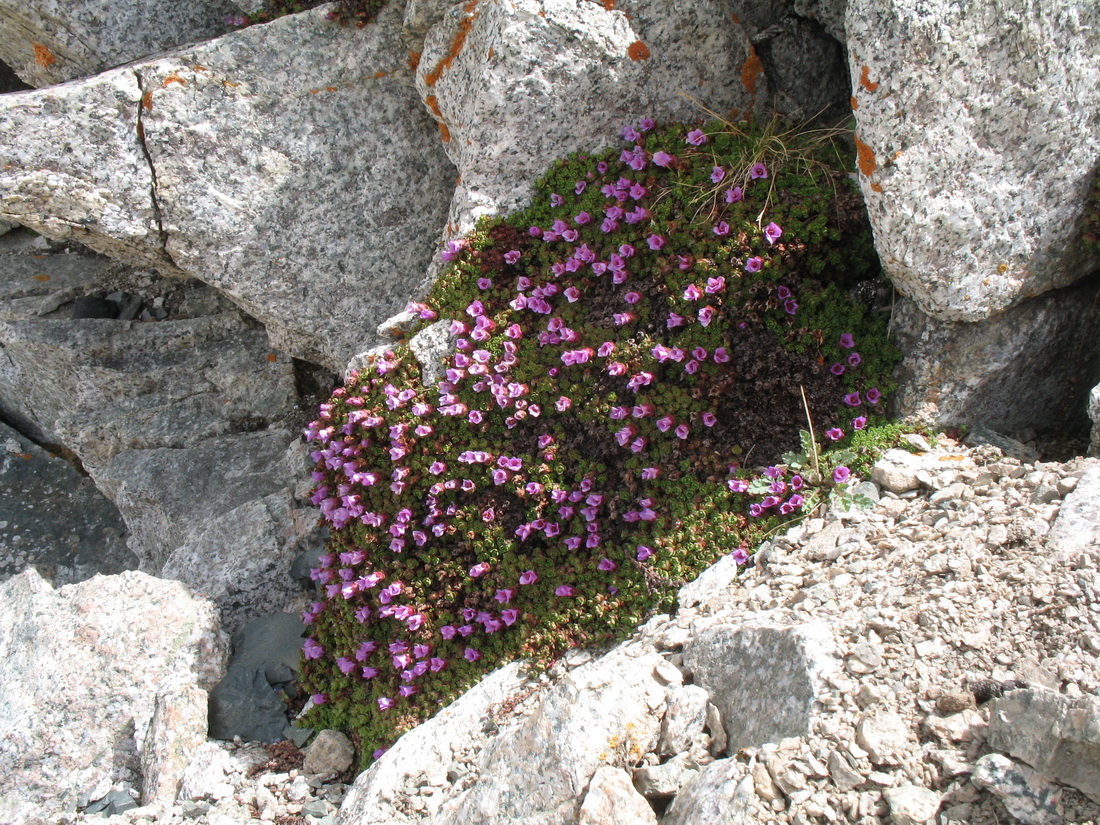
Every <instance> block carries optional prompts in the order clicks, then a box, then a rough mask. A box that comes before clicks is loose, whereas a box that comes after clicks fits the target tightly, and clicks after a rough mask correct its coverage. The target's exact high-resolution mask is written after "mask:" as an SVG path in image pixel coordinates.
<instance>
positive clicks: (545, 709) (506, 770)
mask: <svg viewBox="0 0 1100 825" xmlns="http://www.w3.org/2000/svg"><path fill="white" fill-rule="evenodd" d="M632 654H634V655H632ZM663 662H664V659H663V658H662V657H661V656H659V655H658V654H657V653H655V652H652V651H649V652H639V651H638V650H631V649H630V648H629V647H625V646H624V647H619V648H616V649H615V650H613V651H611V653H609V654H607V655H606V656H604V657H602V658H600V659H598V660H596V661H594V662H592V663H590V664H587V665H584V666H583V667H579V668H577V669H576V670H574V671H572V672H570V673H569V674H568V675H567V676H565V677H564V678H563V679H562V680H561V681H559V682H558V683H556V684H555V685H553V686H552V687H551V688H549V689H547V691H546V692H545V693H544V694H542V696H541V697H540V703H539V705H538V707H537V708H536V709H535V710H534V711H533V712H532V713H531V715H530V716H528V717H527V718H526V719H524V720H523V721H522V722H521V723H520V724H519V725H517V726H516V727H514V728H512V729H511V730H509V731H507V732H505V733H502V734H501V735H500V736H498V737H496V738H495V739H494V740H493V741H492V742H490V744H489V745H488V746H487V747H486V748H485V750H484V751H483V752H482V755H481V759H480V760H479V773H480V778H479V779H478V781H477V783H476V784H474V786H473V787H472V788H470V790H469V791H468V792H466V793H465V794H464V795H463V796H462V797H460V798H459V799H458V800H457V801H456V802H455V803H454V804H453V805H451V806H449V807H448V809H447V810H446V811H445V815H443V816H441V817H440V818H439V821H440V822H441V823H443V822H446V823H450V825H459V823H468V822H480V823H484V825H493V824H494V823H495V824H496V825H504V823H517V822H523V823H525V825H559V823H562V822H568V821H571V820H572V819H573V818H574V817H575V812H576V807H577V800H578V799H579V798H580V797H581V796H582V795H583V792H584V789H585V788H586V787H587V785H588V782H589V779H590V778H591V777H592V775H593V774H594V773H595V772H596V769H597V768H598V767H600V766H601V765H604V764H611V765H617V766H624V765H627V764H631V763H633V762H636V761H637V760H638V759H640V758H641V756H642V754H645V753H647V752H648V751H650V750H652V749H653V748H654V747H655V746H656V744H657V736H658V733H659V730H660V716H659V715H658V713H657V711H659V710H662V709H663V707H664V703H665V694H666V690H665V687H664V684H663V682H662V681H661V680H660V679H659V678H658V677H657V675H656V672H655V671H656V669H657V667H658V666H659V665H661V664H662V663H663Z"/></svg>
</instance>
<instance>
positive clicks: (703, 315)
mask: <svg viewBox="0 0 1100 825" xmlns="http://www.w3.org/2000/svg"><path fill="white" fill-rule="evenodd" d="M698 318H699V324H700V325H701V326H704V327H707V326H710V322H711V321H713V320H714V307H712V306H705V307H703V308H702V309H701V310H699V315H698Z"/></svg>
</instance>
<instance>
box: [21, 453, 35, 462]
mask: <svg viewBox="0 0 1100 825" xmlns="http://www.w3.org/2000/svg"><path fill="white" fill-rule="evenodd" d="M19 457H20V458H21V459H23V460H24V461H30V460H31V459H32V458H34V456H33V455H31V454H30V453H22V454H21V455H20V456H19Z"/></svg>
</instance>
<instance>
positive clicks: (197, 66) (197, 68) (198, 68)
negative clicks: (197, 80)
mask: <svg viewBox="0 0 1100 825" xmlns="http://www.w3.org/2000/svg"><path fill="white" fill-rule="evenodd" d="M192 69H194V71H196V72H207V71H210V70H209V69H207V68H206V67H205V66H203V65H202V64H201V63H196V64H195V65H194V66H192Z"/></svg>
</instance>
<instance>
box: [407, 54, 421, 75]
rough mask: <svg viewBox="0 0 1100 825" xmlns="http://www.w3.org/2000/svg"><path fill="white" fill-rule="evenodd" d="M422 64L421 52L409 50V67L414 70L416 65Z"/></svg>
mask: <svg viewBox="0 0 1100 825" xmlns="http://www.w3.org/2000/svg"><path fill="white" fill-rule="evenodd" d="M419 65H420V52H409V68H410V69H411V70H412V71H414V72H415V71H416V67H417V66H419Z"/></svg>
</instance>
